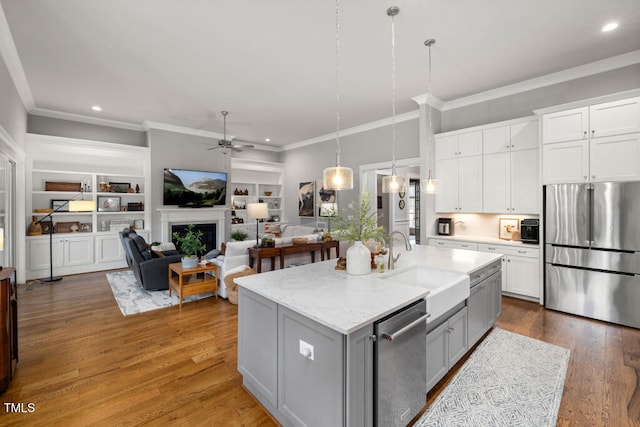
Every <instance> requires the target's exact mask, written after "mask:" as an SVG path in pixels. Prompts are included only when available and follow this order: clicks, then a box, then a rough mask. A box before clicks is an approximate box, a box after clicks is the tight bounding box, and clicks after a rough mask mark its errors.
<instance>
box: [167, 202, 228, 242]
mask: <svg viewBox="0 0 640 427" xmlns="http://www.w3.org/2000/svg"><path fill="white" fill-rule="evenodd" d="M228 210H229V209H228V208H160V209H158V212H160V222H161V224H162V241H163V242H170V241H171V226H172V225H177V224H193V223H199V224H205V223H214V224H216V229H217V233H216V234H217V237H216V240H217V242H216V245H217V247H218V249H220V247H221V245H222V242H224V239H225V236H226V220H225V219H226V213H227V211H228Z"/></svg>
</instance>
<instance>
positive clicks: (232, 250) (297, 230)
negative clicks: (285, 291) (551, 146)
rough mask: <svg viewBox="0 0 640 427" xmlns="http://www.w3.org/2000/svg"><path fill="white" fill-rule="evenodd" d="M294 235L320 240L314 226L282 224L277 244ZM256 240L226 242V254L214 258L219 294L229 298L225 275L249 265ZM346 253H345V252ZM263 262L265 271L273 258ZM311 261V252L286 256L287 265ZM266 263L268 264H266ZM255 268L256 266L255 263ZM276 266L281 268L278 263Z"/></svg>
mask: <svg viewBox="0 0 640 427" xmlns="http://www.w3.org/2000/svg"><path fill="white" fill-rule="evenodd" d="M294 237H306V238H307V239H308V240H309V241H311V242H315V241H317V240H318V233H317V232H315V229H314V228H313V227H306V226H302V225H282V226H281V232H280V237H278V238H276V239H275V240H276V245H280V244H287V243H291V240H292V239H293V238H294ZM255 244H256V241H255V240H245V241H242V242H236V241H232V242H227V243H226V246H227V248H226V251H225V254H224V255H220V256H219V257H217V258H216V259H215V260H214V263H215V264H216V265H218V274H219V283H218V294H219V295H220V296H221V297H223V298H227V295H228V294H227V287H226V286H225V284H224V281H223V279H224V276H225V275H226V274H228V272H229V271H231V270H233V269H237V268H238V267H241V266H244V265H249V251H248V249H249V248H250V247H252V246H255ZM340 247H341V249H340V250H341V251H343V249H342V247H343V245H342V242H341V244H340ZM343 254H344V253H343ZM262 262H263V267H264V270H263V271H269V270H270V268H271V264H270V263H271V260H262ZM310 262H311V254H310V253H301V254H295V255H291V256H287V257H286V258H285V267H287V266H291V265H300V264H308V263H310ZM264 263H266V264H264ZM254 268H256V266H255V265H254ZM276 268H279V266H278V265H276Z"/></svg>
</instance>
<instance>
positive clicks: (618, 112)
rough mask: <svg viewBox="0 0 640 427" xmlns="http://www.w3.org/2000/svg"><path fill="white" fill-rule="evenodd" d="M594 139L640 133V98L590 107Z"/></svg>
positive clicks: (591, 134) (591, 128) (590, 125)
mask: <svg viewBox="0 0 640 427" xmlns="http://www.w3.org/2000/svg"><path fill="white" fill-rule="evenodd" d="M589 128H590V129H589V131H590V136H591V137H592V138H600V137H604V136H611V135H622V134H626V133H634V132H640V97H638V98H631V99H623V100H621V101H613V102H607V103H604V104H598V105H593V106H591V107H589Z"/></svg>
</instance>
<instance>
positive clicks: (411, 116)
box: [282, 110, 420, 151]
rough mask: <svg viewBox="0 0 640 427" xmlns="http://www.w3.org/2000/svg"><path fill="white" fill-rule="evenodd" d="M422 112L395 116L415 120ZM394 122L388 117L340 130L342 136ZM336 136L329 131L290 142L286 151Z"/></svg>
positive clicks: (285, 148)
mask: <svg viewBox="0 0 640 427" xmlns="http://www.w3.org/2000/svg"><path fill="white" fill-rule="evenodd" d="M419 116H420V112H419V111H418V110H413V111H409V112H407V113H403V114H399V115H397V116H396V117H395V122H396V123H402V122H407V121H409V120H414V119H417V118H419ZM393 122H394V119H393V117H387V118H386V119H380V120H376V121H373V122H369V123H365V124H363V125H359V126H354V127H352V128H348V129H343V130H341V131H340V137H341V138H342V137H344V136H348V135H353V134H356V133H361V132H366V131H368V130H373V129H377V128H381V127H385V126H391V124H392V123H393ZM335 138H336V132H332V133H328V134H326V135H322V136H317V137H315V138H311V139H306V140H304V141H300V142H295V143H293V144H288V145H285V146H283V147H282V148H283V150H284V151H289V150H294V149H296V148H301V147H306V146H307V145H313V144H318V143H320V142H324V141H329V140H331V139H335Z"/></svg>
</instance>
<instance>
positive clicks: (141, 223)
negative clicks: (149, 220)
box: [133, 219, 144, 230]
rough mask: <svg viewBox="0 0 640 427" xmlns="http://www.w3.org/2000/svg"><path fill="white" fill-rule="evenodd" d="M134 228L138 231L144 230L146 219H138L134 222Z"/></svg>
mask: <svg viewBox="0 0 640 427" xmlns="http://www.w3.org/2000/svg"><path fill="white" fill-rule="evenodd" d="M133 228H135V229H136V230H142V229H143V228H144V219H136V220H135V221H133Z"/></svg>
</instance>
